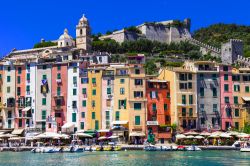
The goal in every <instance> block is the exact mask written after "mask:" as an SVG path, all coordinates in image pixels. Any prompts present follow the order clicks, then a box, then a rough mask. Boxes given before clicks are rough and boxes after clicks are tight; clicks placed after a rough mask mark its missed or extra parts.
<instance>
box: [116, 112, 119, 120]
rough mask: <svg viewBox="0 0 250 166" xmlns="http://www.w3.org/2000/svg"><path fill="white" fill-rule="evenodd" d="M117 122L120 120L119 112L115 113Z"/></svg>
mask: <svg viewBox="0 0 250 166" xmlns="http://www.w3.org/2000/svg"><path fill="white" fill-rule="evenodd" d="M115 120H120V112H119V111H116V112H115Z"/></svg>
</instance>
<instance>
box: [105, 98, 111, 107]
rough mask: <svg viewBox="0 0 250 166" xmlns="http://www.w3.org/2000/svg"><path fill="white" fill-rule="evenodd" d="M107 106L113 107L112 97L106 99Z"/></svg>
mask: <svg viewBox="0 0 250 166" xmlns="http://www.w3.org/2000/svg"><path fill="white" fill-rule="evenodd" d="M106 106H107V107H111V99H107V100H106Z"/></svg>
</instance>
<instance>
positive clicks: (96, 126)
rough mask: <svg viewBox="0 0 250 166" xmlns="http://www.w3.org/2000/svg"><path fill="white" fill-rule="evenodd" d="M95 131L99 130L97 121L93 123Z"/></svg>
mask: <svg viewBox="0 0 250 166" xmlns="http://www.w3.org/2000/svg"><path fill="white" fill-rule="evenodd" d="M95 130H99V121H98V120H96V121H95Z"/></svg>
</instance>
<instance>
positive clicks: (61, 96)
mask: <svg viewBox="0 0 250 166" xmlns="http://www.w3.org/2000/svg"><path fill="white" fill-rule="evenodd" d="M64 95H65V94H64V93H61V92H59V93H52V96H53V98H63V97H64Z"/></svg>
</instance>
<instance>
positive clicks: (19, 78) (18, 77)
mask: <svg viewBox="0 0 250 166" xmlns="http://www.w3.org/2000/svg"><path fill="white" fill-rule="evenodd" d="M17 83H18V84H20V83H21V77H20V76H17Z"/></svg>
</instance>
